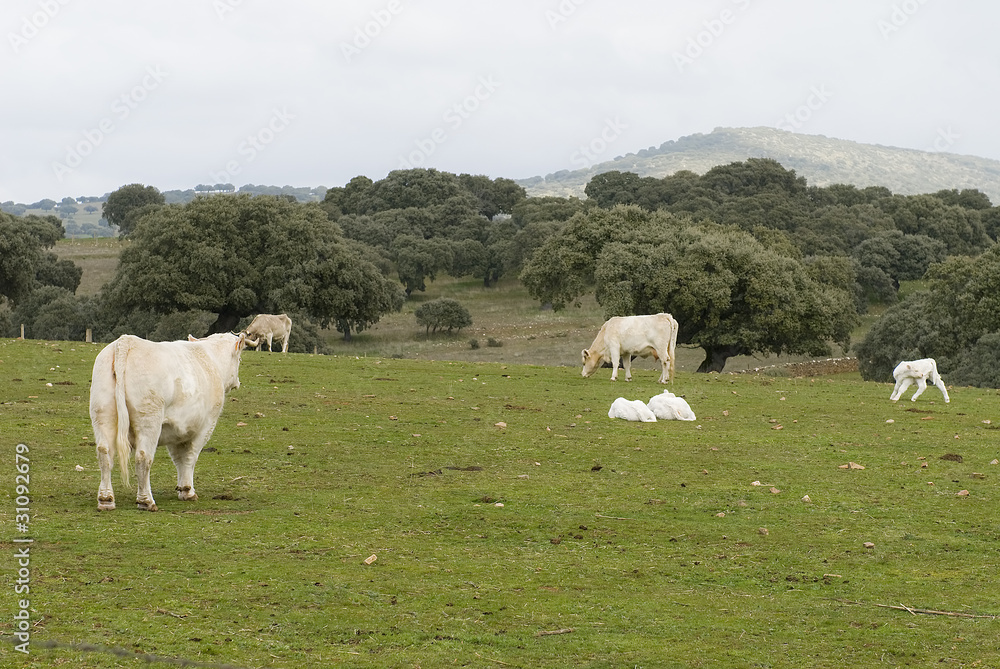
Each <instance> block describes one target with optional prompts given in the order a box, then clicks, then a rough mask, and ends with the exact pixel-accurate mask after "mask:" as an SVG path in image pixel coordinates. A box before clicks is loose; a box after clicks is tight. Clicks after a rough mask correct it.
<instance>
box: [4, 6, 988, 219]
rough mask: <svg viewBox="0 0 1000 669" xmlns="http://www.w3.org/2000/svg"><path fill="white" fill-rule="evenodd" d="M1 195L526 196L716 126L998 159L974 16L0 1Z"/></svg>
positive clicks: (924, 10) (983, 46) (966, 11)
mask: <svg viewBox="0 0 1000 669" xmlns="http://www.w3.org/2000/svg"><path fill="white" fill-rule="evenodd" d="M4 9H5V11H4V12H3V16H2V18H0V28H2V33H3V44H2V45H0V82H2V84H3V92H4V96H3V103H2V104H0V137H2V145H0V201H6V200H14V201H15V202H24V203H30V202H34V201H37V200H39V199H42V198H52V199H55V200H59V199H61V198H62V197H65V196H67V195H68V196H72V197H77V196H82V195H102V194H104V193H106V192H109V191H112V190H114V189H116V188H118V187H120V186H122V185H124V184H128V183H135V182H139V183H144V184H147V185H153V186H156V187H157V188H159V189H160V190H169V189H175V188H180V189H185V188H192V187H194V186H196V185H197V184H200V183H217V182H232V183H234V184H235V185H236V186H237V187H239V186H241V185H243V184H246V183H255V184H267V185H277V186H282V185H293V186H318V185H323V186H328V187H329V186H339V185H343V184H345V183H346V182H347V181H349V180H350V179H351V178H352V177H354V176H356V175H359V174H364V175H366V176H368V177H371V178H372V179H375V180H377V179H381V178H383V177H384V176H385V175H386V174H387V173H388V172H389V171H390V170H394V169H398V168H400V167H407V166H414V167H416V166H422V167H436V168H438V169H441V170H447V171H450V172H455V173H462V172H468V173H472V174H486V175H488V176H490V177H494V178H495V177H508V178H515V179H517V178H525V177H530V176H535V175H545V174H547V173H551V172H555V171H557V170H561V169H576V168H580V167H586V166H588V165H589V164H591V163H592V162H599V161H601V160H607V159H610V158H613V157H614V156H616V155H621V154H625V153H628V152H633V151H637V150H639V149H643V148H646V147H649V146H659V145H660V144H662V143H663V142H665V141H667V140H672V139H677V138H679V137H682V136H685V135H690V134H693V133H707V132H711V131H712V129H713V128H715V127H718V126H728V127H743V126H770V127H781V128H784V129H789V130H795V131H797V132H803V133H807V134H818V135H826V136H828V137H836V138H840V139H848V140H854V141H859V142H866V143H874V144H884V145H891V146H899V147H906V148H914V149H925V150H946V151H949V152H953V153H962V154H972V155H977V156H984V157H987V158H994V159H1000V133H998V132H997V128H996V124H997V118H998V117H1000V110H998V105H997V100H998V95H1000V39H997V26H998V25H1000V3H997V2H993V1H990V0H949V1H948V2H945V1H944V0H837V1H833V0H826V1H823V0H819V1H812V2H804V1H803V0H798V1H793V0H708V1H699V2H694V1H690V2H679V1H678V2H672V1H663V0H635V1H631V2H630V1H620V0H618V1H615V2H611V1H610V0H539V1H536V2H530V1H528V0H504V1H503V2H500V1H499V0H495V1H485V0H466V1H464V2H460V1H458V0H365V1H359V2H350V3H348V2H320V1H319V0H286V1H285V2H281V3H278V2H266V1H265V0H170V1H169V2H168V1H167V0H147V1H138V2H137V1H136V0H96V1H93V2H84V1H83V0H7V2H5V3H4Z"/></svg>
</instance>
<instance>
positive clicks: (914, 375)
mask: <svg viewBox="0 0 1000 669" xmlns="http://www.w3.org/2000/svg"><path fill="white" fill-rule="evenodd" d="M892 378H894V379H896V387H895V388H893V390H892V395H890V396H889V399H891V400H892V401H893V402H895V401H896V400H898V399H899V397H900V395H902V394H903V392H904V391H905V390H906V389H907V388H909V387H910V385H911V384H913V383H914V382H916V384H917V392H915V393H913V397H911V398H910V401H912V402H916V401H917V398H918V397H920V393H922V392H924V391H925V390H927V382H928V381H930V382H931V383H933V384H934V385H935V386H937V387H938V390H940V391H941V394H942V395H944V401H945V402H950V401H951V399H950V398H949V397H948V389H947V388H945V387H944V379H942V378H941V375H940V374H938V370H937V362H936V361H935V360H934V358H922V359H920V360H904V361H903V362H901V363H899V364H898V365H896V369H894V370H892Z"/></svg>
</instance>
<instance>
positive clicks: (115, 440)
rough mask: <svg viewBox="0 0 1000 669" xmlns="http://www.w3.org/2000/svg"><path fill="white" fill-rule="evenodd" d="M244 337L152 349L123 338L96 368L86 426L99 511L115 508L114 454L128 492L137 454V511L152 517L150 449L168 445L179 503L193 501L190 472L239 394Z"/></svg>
mask: <svg viewBox="0 0 1000 669" xmlns="http://www.w3.org/2000/svg"><path fill="white" fill-rule="evenodd" d="M245 342H246V336H245V335H244V334H242V333H241V334H239V335H235V334H231V333H221V334H214V335H212V336H210V337H206V338H204V339H198V340H195V341H171V342H151V341H146V340H145V339H140V338H139V337H135V336H133V335H122V336H121V337H119V338H118V339H116V340H115V341H113V342H111V343H110V344H108V345H107V346H106V347H105V348H104V349H103V350H102V351H101V352H100V353H98V354H97V359H96V360H95V361H94V376H93V381H92V382H91V386H90V421H91V423H92V424H93V427H94V437H95V439H96V440H97V461H98V463H99V464H100V466H101V484H100V487H99V488H98V489H97V508H98V510H99V511H110V510H111V509H114V508H115V494H114V490H113V489H112V487H111V470H112V469H113V468H114V464H115V453H117V454H118V460H119V466H120V467H121V477H122V482H123V483H124V484H125V485H126V486H128V485H129V459H130V455H131V452H132V450H135V471H136V476H137V477H138V479H139V489H138V491H137V492H136V504H137V505H138V507H139V508H140V509H144V510H147V511H156V502H155V501H154V500H153V493H152V490H151V489H150V485H149V470H150V468H151V467H152V465H153V456H154V455H155V454H156V447H157V446H160V445H163V446H166V448H167V452H168V453H169V454H170V459H171V460H173V462H174V466H175V467H176V468H177V497H178V498H179V499H182V500H195V499H198V495H197V494H195V490H194V466H195V463H196V462H197V461H198V455H199V454H200V453H201V449H202V448H203V447H204V446H205V443H206V442H208V439H209V437H211V436H212V432H213V431H214V430H215V423H216V421H218V419H219V414H221V413H222V407H223V404H224V403H225V398H226V392H228V391H230V390H232V389H234V388H239V387H240V377H239V373H240V354H241V352H242V351H243V348H244V346H245Z"/></svg>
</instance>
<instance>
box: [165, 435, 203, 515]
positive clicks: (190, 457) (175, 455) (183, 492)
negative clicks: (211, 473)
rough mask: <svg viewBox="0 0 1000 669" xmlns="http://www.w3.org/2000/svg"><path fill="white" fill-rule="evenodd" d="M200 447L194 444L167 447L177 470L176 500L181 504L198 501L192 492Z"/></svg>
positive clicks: (195, 494)
mask: <svg viewBox="0 0 1000 669" xmlns="http://www.w3.org/2000/svg"><path fill="white" fill-rule="evenodd" d="M200 451H201V448H200V447H197V446H195V445H194V444H178V445H174V446H168V447H167V452H168V453H170V459H171V460H173V461H174V467H176V468H177V499H179V500H181V501H182V502H193V501H195V500H197V499H198V493H196V492H195V490H194V466H195V464H196V463H197V462H198V454H199V452H200Z"/></svg>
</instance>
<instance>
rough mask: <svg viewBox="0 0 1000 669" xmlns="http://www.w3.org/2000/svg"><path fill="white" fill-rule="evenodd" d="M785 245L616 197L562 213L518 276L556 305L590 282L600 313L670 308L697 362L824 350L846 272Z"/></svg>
mask: <svg viewBox="0 0 1000 669" xmlns="http://www.w3.org/2000/svg"><path fill="white" fill-rule="evenodd" d="M790 249H791V247H790V246H788V245H787V244H786V245H785V248H784V249H783V248H782V247H781V245H775V246H773V247H770V248H769V247H768V246H765V245H764V244H763V243H761V242H760V241H758V240H757V239H756V238H754V237H753V236H752V235H750V234H749V233H747V232H745V231H743V230H741V229H739V228H738V227H736V226H721V225H718V224H715V223H709V222H700V223H695V222H693V221H692V220H691V219H690V218H688V217H686V216H685V217H680V216H675V215H673V214H671V213H669V212H665V211H655V212H649V211H646V210H644V209H642V208H640V207H637V206H635V205H616V206H615V207H613V208H611V209H602V208H597V209H593V210H591V211H589V212H587V213H581V214H577V215H576V216H574V217H573V218H572V219H570V221H569V222H568V224H567V225H566V226H565V227H564V228H563V229H562V230H561V231H560V232H559V233H558V234H556V235H554V236H552V237H550V238H549V239H548V240H547V242H546V243H545V244H544V245H543V246H542V247H541V248H540V249H539V252H538V253H537V254H535V256H534V257H533V258H532V260H531V261H530V262H529V263H528V264H527V266H526V267H525V269H524V271H523V272H522V273H521V280H522V281H523V282H524V284H525V285H526V286H527V288H528V292H529V293H530V294H531V295H532V296H533V297H535V298H536V299H538V300H540V301H542V302H549V303H551V304H552V306H553V307H554V308H555V309H561V308H563V307H565V306H566V305H567V304H569V303H572V302H573V301H575V300H576V299H578V298H579V297H580V296H582V295H583V294H585V293H588V292H590V291H591V290H594V291H595V292H596V297H597V301H598V303H599V304H601V306H603V307H604V310H605V316H606V317H609V318H610V317H611V316H622V315H632V314H649V313H658V312H661V311H665V312H669V313H671V314H673V316H674V317H675V318H676V319H677V321H678V324H679V326H680V329H679V332H678V337H677V341H678V343H682V344H691V345H694V346H698V347H701V348H702V349H704V350H705V360H704V362H703V363H702V364H701V366H700V367H699V371H702V372H707V371H722V369H723V367H724V366H725V363H726V360H727V359H728V358H730V357H732V356H735V355H751V354H754V353H774V354H780V353H805V354H810V355H827V354H829V352H830V347H829V343H828V342H829V341H835V342H838V343H841V344H843V345H845V346H846V345H847V344H848V343H849V341H850V332H851V330H852V329H853V327H854V326H855V325H856V324H857V321H858V316H857V311H856V308H855V303H854V300H853V298H852V286H853V276H852V274H851V272H849V271H839V272H838V271H832V270H834V269H837V268H836V267H835V266H834V265H833V264H830V263H827V264H824V265H822V266H810V265H808V264H806V263H804V262H803V261H802V260H801V259H799V258H798V257H797V254H796V253H794V250H790ZM841 265H843V266H845V267H846V266H847V264H846V263H841ZM840 269H842V270H843V269H844V267H841V268H840Z"/></svg>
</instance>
